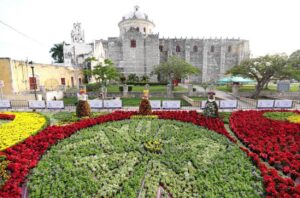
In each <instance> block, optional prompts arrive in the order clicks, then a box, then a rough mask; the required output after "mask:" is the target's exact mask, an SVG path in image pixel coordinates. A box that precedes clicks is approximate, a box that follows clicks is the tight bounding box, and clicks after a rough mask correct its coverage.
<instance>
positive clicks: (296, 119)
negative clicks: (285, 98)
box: [287, 115, 300, 123]
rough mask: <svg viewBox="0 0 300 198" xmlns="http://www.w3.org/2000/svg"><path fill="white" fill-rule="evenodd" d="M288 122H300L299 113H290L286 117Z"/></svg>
mask: <svg viewBox="0 0 300 198" xmlns="http://www.w3.org/2000/svg"><path fill="white" fill-rule="evenodd" d="M287 120H288V121H289V122H293V123H300V115H292V116H289V117H288V118H287Z"/></svg>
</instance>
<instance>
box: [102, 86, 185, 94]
mask: <svg viewBox="0 0 300 198" xmlns="http://www.w3.org/2000/svg"><path fill="white" fill-rule="evenodd" d="M130 86H132V92H143V90H144V89H145V86H137V85H130ZM166 90H167V88H166V86H164V85H155V86H150V89H149V91H150V92H166ZM174 91H187V89H185V88H183V87H179V86H177V87H175V89H174ZM107 92H108V93H117V92H120V91H119V85H108V86H107Z"/></svg>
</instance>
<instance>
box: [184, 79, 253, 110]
mask: <svg viewBox="0 0 300 198" xmlns="http://www.w3.org/2000/svg"><path fill="white" fill-rule="evenodd" d="M179 86H181V87H184V88H186V89H187V88H188V86H187V85H186V84H181V83H180V84H179ZM193 88H196V91H197V92H205V91H204V89H203V87H201V86H200V85H193ZM214 92H215V93H216V97H218V98H221V99H222V100H238V103H239V107H244V108H247V107H248V108H255V106H254V105H253V104H249V103H247V102H244V101H241V100H239V98H237V97H235V96H233V95H232V94H231V93H227V92H225V91H219V90H214Z"/></svg>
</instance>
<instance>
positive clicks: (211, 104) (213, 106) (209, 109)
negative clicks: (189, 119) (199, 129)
mask: <svg viewBox="0 0 300 198" xmlns="http://www.w3.org/2000/svg"><path fill="white" fill-rule="evenodd" d="M207 94H208V100H207V101H206V104H205V108H204V111H203V115H204V116H205V117H211V118H216V117H218V116H219V115H218V105H217V103H216V100H215V92H208V93H207Z"/></svg>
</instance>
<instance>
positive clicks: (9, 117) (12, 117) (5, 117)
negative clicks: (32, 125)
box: [0, 113, 16, 120]
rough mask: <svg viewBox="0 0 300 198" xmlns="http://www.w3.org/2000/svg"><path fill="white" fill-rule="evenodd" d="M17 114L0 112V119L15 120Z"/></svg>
mask: <svg viewBox="0 0 300 198" xmlns="http://www.w3.org/2000/svg"><path fill="white" fill-rule="evenodd" d="M15 117H16V116H15V115H8V114H4V113H0V120H13V119H15Z"/></svg>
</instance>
